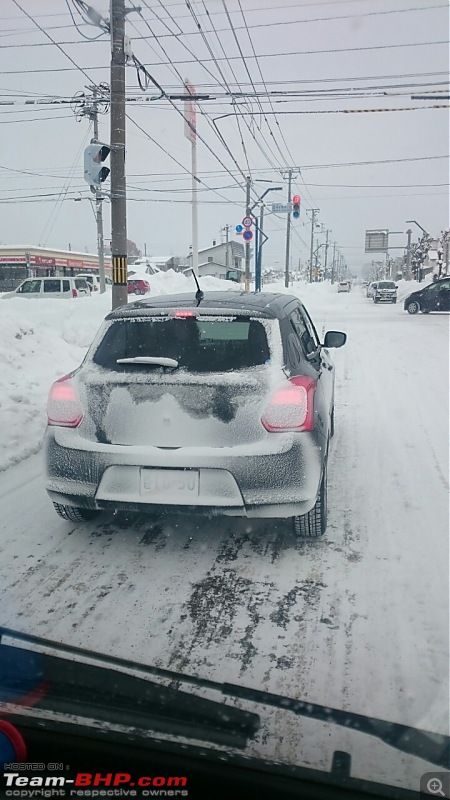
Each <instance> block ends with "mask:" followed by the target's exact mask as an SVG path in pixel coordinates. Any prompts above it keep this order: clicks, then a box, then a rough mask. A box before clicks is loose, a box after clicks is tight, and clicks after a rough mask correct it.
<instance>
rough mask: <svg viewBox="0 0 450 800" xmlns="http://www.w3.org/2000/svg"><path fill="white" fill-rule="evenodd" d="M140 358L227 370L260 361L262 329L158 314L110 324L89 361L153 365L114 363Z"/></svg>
mask: <svg viewBox="0 0 450 800" xmlns="http://www.w3.org/2000/svg"><path fill="white" fill-rule="evenodd" d="M139 357H157V358H172V359H174V360H175V361H177V362H178V367H179V369H183V368H184V369H186V370H188V371H189V372H229V371H233V370H239V369H246V368H249V367H256V366H258V365H261V364H265V363H266V362H267V361H268V360H269V357H270V353H269V346H268V343H267V336H266V331H265V328H264V326H263V325H262V324H261V323H260V322H258V321H257V320H250V319H248V318H245V319H242V318H239V317H235V318H231V317H229V318H227V319H220V318H214V319H204V318H202V319H196V318H194V317H192V318H190V317H189V318H182V317H180V318H167V317H163V318H162V319H161V318H160V319H158V318H151V319H145V320H144V319H136V320H129V319H127V320H117V322H113V324H112V325H111V326H110V327H109V328H108V329H107V330H106V332H105V335H104V337H103V339H102V341H101V342H100V344H99V346H98V348H97V350H96V351H95V353H94V356H93V361H94V363H95V364H98V365H99V366H101V367H105V368H106V369H110V370H114V371H120V372H123V371H126V370H129V369H130V368H131V369H133V370H134V369H136V368H138V369H139V368H140V369H155V368H158V365H156V367H154V366H153V365H149V364H132V365H130V364H118V363H117V360H118V359H122V358H139ZM159 368H161V367H159Z"/></svg>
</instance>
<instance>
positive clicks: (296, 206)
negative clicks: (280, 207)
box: [292, 194, 300, 219]
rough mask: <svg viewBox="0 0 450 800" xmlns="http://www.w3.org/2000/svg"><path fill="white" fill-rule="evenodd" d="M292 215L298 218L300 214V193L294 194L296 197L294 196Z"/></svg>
mask: <svg viewBox="0 0 450 800" xmlns="http://www.w3.org/2000/svg"><path fill="white" fill-rule="evenodd" d="M292 216H293V217H294V218H295V219H298V217H299V216H300V195H299V194H294V197H293V198H292Z"/></svg>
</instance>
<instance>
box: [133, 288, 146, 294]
mask: <svg viewBox="0 0 450 800" xmlns="http://www.w3.org/2000/svg"><path fill="white" fill-rule="evenodd" d="M134 293H135V294H144V293H143V291H141V289H135V290H134Z"/></svg>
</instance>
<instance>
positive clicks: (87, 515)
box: [53, 503, 100, 522]
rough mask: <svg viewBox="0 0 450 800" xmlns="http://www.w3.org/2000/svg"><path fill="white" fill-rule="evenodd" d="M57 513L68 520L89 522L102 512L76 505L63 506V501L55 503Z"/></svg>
mask: <svg viewBox="0 0 450 800" xmlns="http://www.w3.org/2000/svg"><path fill="white" fill-rule="evenodd" d="M53 508H54V509H55V511H56V513H57V514H58V515H59V516H60V517H61V518H62V519H65V520H66V521H68V522H87V521H88V520H90V519H94V517H96V516H97V514H99V513H100V512H99V511H97V510H96V509H92V508H76V507H75V506H63V505H62V504H61V503H53Z"/></svg>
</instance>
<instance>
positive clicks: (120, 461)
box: [45, 428, 326, 517]
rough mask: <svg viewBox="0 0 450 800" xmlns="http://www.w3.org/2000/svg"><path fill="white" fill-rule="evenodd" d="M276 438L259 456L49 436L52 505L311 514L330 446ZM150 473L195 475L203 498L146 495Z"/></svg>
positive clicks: (70, 434) (61, 433)
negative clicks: (144, 488)
mask: <svg viewBox="0 0 450 800" xmlns="http://www.w3.org/2000/svg"><path fill="white" fill-rule="evenodd" d="M273 437H274V438H273V439H272V440H271V447H272V448H273V451H272V452H270V451H268V450H267V448H266V452H260V453H259V454H256V455H255V453H251V452H250V448H249V449H248V452H246V448H244V447H241V448H183V449H180V450H171V451H167V450H161V449H158V448H152V447H124V446H119V445H99V444H97V443H93V442H87V440H83V439H82V438H81V437H80V436H79V435H78V434H77V432H76V431H72V430H68V429H61V428H49V429H48V431H47V434H46V440H45V454H46V467H47V477H46V489H47V492H48V494H49V496H50V498H51V500H53V501H54V502H58V503H62V504H65V505H73V506H78V507H84V508H92V509H120V508H122V509H128V510H130V511H151V510H154V509H155V506H157V507H160V508H162V507H164V508H170V509H171V510H190V511H195V512H196V513H202V512H207V513H218V514H226V515H229V516H247V517H290V516H296V515H298V514H306V513H307V512H308V511H309V510H310V509H311V508H312V507H313V506H314V504H315V502H316V498H317V495H318V491H319V487H320V481H321V476H322V470H323V464H324V458H325V444H326V443H325V440H324V439H323V437H322V436H321V435H320V434H319V433H317V432H311V433H300V434H289V435H284V434H281V435H279V434H274V435H273ZM272 442H273V444H272ZM92 448H94V449H92ZM233 450H235V451H236V454H235V455H231V454H230V451H233ZM152 468H153V469H158V470H168V471H169V472H170V470H174V469H175V470H181V471H183V474H186V473H191V474H192V473H196V475H197V476H198V477H197V481H198V492H197V493H196V494H195V496H194V495H193V496H192V499H191V498H190V497H186V494H184V495H183V497H182V500H181V502H180V498H179V495H178V494H177V491H176V490H175V489H174V488H170V489H167V490H166V491H164V492H159V493H158V494H152V493H151V492H148V491H146V492H145V494H142V474H143V470H146V471H147V472H146V473H145V474H149V473H148V470H149V469H150V470H151V469H152Z"/></svg>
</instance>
